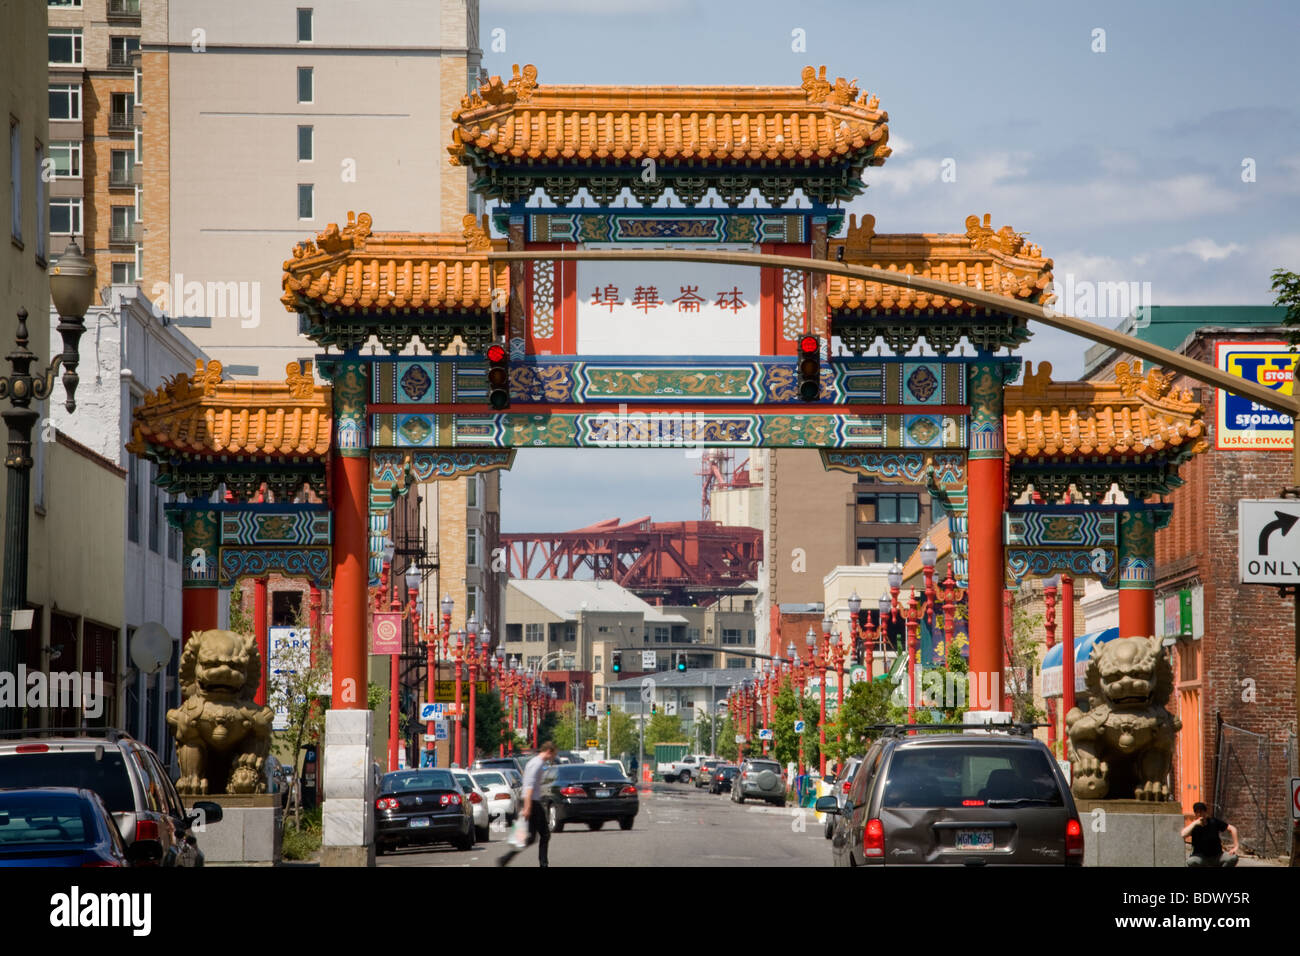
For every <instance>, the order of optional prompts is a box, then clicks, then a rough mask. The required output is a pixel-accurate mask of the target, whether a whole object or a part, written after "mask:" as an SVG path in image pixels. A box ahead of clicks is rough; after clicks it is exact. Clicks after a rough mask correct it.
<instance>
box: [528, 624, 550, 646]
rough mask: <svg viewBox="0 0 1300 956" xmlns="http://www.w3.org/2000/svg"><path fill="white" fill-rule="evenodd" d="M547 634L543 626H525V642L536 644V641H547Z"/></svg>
mask: <svg viewBox="0 0 1300 956" xmlns="http://www.w3.org/2000/svg"><path fill="white" fill-rule="evenodd" d="M545 633H546V631H545V629H544V628H543V627H542V625H540V624H525V625H524V640H525V641H534V642H536V641H543V640H545V636H544V635H545Z"/></svg>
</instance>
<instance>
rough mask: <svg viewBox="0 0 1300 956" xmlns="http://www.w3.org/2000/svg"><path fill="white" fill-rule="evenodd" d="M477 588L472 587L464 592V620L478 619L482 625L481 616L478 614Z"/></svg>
mask: <svg viewBox="0 0 1300 956" xmlns="http://www.w3.org/2000/svg"><path fill="white" fill-rule="evenodd" d="M478 594H479V591H478V588H477V587H472V588H469V589H468V590H467V591H466V592H465V620H467V621H468V620H469V619H470V618H471V617H474V618H478V621H479V623H480V624H482V623H483V616H482V615H481V614H480V613H479V600H478Z"/></svg>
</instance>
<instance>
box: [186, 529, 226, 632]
mask: <svg viewBox="0 0 1300 956" xmlns="http://www.w3.org/2000/svg"><path fill="white" fill-rule="evenodd" d="M180 524H181V542H182V551H183V554H182V555H181V588H182V591H181V647H184V646H185V644H186V643H187V642H188V641H189V639H190V637H191V636H192V635H193V634H194V633H195V632H197V631H214V630H216V629H217V626H218V624H217V600H218V597H217V595H218V593H219V592H218V591H217V583H218V582H217V562H218V560H219V555H218V552H217V542H218V541H219V539H220V535H221V529H220V525H219V523H218V521H217V513H216V512H215V511H200V510H197V509H195V510H190V509H186V510H184V511H183V512H181V517H180Z"/></svg>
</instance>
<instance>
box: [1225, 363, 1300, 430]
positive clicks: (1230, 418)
mask: <svg viewBox="0 0 1300 956" xmlns="http://www.w3.org/2000/svg"><path fill="white" fill-rule="evenodd" d="M1214 358H1215V365H1217V366H1218V367H1219V368H1221V369H1223V370H1224V371H1225V372H1228V373H1230V374H1232V375H1236V376H1239V377H1241V378H1244V379H1245V380H1246V381H1248V382H1254V383H1255V384H1257V385H1263V386H1264V387H1265V388H1271V389H1273V390H1274V391H1275V392H1277V393H1278V394H1279V395H1286V396H1290V395H1292V394H1293V388H1294V380H1295V362H1296V354H1295V353H1294V352H1291V351H1290V347H1289V346H1288V345H1287V344H1286V343H1285V342H1218V343H1216V344H1215V347H1214ZM1293 428H1294V423H1293V421H1292V419H1291V416H1290V415H1287V414H1285V413H1284V412H1279V411H1277V410H1276V409H1272V408H1266V407H1265V406H1263V405H1261V404H1260V403H1259V402H1253V401H1251V400H1250V399H1249V398H1243V397H1242V396H1240V395H1234V394H1232V393H1231V392H1225V391H1223V390H1220V391H1219V395H1218V402H1217V412H1216V421H1215V429H1214V447H1215V448H1217V449H1219V450H1221V451H1222V450H1229V449H1230V450H1233V451H1278V450H1287V451H1289V450H1290V449H1291V446H1292V434H1293V432H1292V429H1293Z"/></svg>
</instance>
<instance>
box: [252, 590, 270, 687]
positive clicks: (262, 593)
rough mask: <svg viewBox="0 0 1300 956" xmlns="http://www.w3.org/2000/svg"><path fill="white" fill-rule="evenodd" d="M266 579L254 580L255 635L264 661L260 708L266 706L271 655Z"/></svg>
mask: <svg viewBox="0 0 1300 956" xmlns="http://www.w3.org/2000/svg"><path fill="white" fill-rule="evenodd" d="M266 585H267V579H266V578H254V579H253V635H254V636H255V637H256V638H257V653H258V655H259V656H260V657H261V659H262V679H261V681H259V682H258V685H257V696H256V697H255V698H254V700H255V701H256V702H257V705H258V706H259V707H265V706H266V664H267V657H268V654H269V653H270V647H269V646H268V640H267V638H268V632H267V622H266V601H267V597H266Z"/></svg>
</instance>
